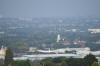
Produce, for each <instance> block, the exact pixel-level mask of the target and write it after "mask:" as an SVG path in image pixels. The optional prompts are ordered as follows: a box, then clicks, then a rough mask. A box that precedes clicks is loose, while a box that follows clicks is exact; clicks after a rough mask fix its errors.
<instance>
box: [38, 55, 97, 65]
mask: <svg viewBox="0 0 100 66" xmlns="http://www.w3.org/2000/svg"><path fill="white" fill-rule="evenodd" d="M94 61H96V62H97V59H96V58H95V56H94V55H92V54H89V55H87V56H85V57H84V58H66V57H58V58H47V59H44V60H41V61H39V63H38V64H37V66H92V64H93V62H94Z"/></svg>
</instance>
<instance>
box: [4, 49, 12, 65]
mask: <svg viewBox="0 0 100 66" xmlns="http://www.w3.org/2000/svg"><path fill="white" fill-rule="evenodd" d="M9 64H11V65H13V64H14V61H13V53H12V51H11V49H9V48H8V49H7V50H6V56H5V60H4V65H5V66H8V65H9Z"/></svg>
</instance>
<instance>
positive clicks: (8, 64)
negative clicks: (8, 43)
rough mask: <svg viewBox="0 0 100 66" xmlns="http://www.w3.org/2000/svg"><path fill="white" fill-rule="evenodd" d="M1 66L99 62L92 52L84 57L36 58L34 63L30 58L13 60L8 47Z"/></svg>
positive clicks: (94, 64) (70, 65) (91, 65)
mask: <svg viewBox="0 0 100 66" xmlns="http://www.w3.org/2000/svg"><path fill="white" fill-rule="evenodd" d="M32 64H34V65H32ZM2 66H99V64H98V60H97V59H96V57H95V56H94V55H92V54H89V55H87V56H85V57H84V58H72V57H71V58H66V57H56V58H51V57H50V58H46V59H43V60H37V61H36V63H33V62H31V61H30V60H17V61H15V60H13V52H12V51H11V49H9V48H8V49H7V50H6V55H5V59H4V61H3V64H2Z"/></svg>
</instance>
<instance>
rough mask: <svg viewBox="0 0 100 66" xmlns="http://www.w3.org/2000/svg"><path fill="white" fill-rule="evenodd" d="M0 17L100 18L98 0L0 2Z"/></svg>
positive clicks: (20, 0)
mask: <svg viewBox="0 0 100 66" xmlns="http://www.w3.org/2000/svg"><path fill="white" fill-rule="evenodd" d="M0 15H1V16H7V17H8V16H10V17H73V16H74V17H77V16H100V0H0Z"/></svg>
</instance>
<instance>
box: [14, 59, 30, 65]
mask: <svg viewBox="0 0 100 66" xmlns="http://www.w3.org/2000/svg"><path fill="white" fill-rule="evenodd" d="M16 66H31V63H30V61H29V60H20V61H16Z"/></svg>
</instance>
